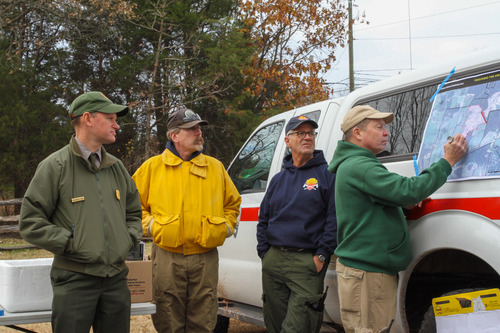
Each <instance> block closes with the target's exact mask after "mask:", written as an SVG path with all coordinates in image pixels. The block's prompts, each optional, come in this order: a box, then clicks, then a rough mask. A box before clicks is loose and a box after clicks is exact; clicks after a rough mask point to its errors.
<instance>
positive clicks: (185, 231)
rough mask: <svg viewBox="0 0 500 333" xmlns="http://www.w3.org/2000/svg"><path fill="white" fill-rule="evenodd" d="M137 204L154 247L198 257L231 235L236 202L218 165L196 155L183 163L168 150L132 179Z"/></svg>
mask: <svg viewBox="0 0 500 333" xmlns="http://www.w3.org/2000/svg"><path fill="white" fill-rule="evenodd" d="M132 178H133V179H134V181H135V183H136V185H137V189H138V190H139V196H140V198H141V204H142V229H143V233H144V235H147V236H152V237H153V241H154V242H155V244H156V245H158V246H159V247H161V248H163V249H165V250H167V251H170V252H174V253H183V254H185V255H189V254H197V253H204V252H207V251H210V250H211V249H213V248H214V247H217V246H219V245H222V244H223V243H224V240H225V239H226V237H229V236H230V235H232V234H233V232H234V229H235V227H236V223H237V217H238V214H239V206H240V203H241V197H240V195H239V193H238V190H237V189H236V187H235V186H234V184H233V182H232V181H231V178H229V175H228V174H227V172H226V170H225V169H224V166H223V165H222V163H221V162H219V161H218V160H216V159H215V158H213V157H210V156H207V155H203V154H199V155H198V156H196V157H194V158H193V159H191V160H190V161H183V160H182V159H181V158H179V157H178V156H176V155H175V154H173V153H172V152H171V151H170V150H169V149H165V151H164V152H163V153H162V154H161V155H158V156H155V157H152V158H150V159H148V160H147V161H146V162H144V164H143V165H142V166H141V167H140V168H139V169H138V170H137V171H136V172H135V174H134V175H133V176H132Z"/></svg>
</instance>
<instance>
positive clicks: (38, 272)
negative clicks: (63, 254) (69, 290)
mask: <svg viewBox="0 0 500 333" xmlns="http://www.w3.org/2000/svg"><path fill="white" fill-rule="evenodd" d="M52 261H53V259H52V258H42V259H24V260H0V305H1V306H2V307H3V308H4V309H5V310H6V311H9V312H27V311H46V310H50V309H52V286H51V284H50V269H51V267H52Z"/></svg>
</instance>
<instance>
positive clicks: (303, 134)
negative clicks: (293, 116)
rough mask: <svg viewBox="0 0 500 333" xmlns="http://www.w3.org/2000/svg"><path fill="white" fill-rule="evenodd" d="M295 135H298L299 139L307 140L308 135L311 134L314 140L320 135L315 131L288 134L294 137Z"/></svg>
mask: <svg viewBox="0 0 500 333" xmlns="http://www.w3.org/2000/svg"><path fill="white" fill-rule="evenodd" d="M293 134H295V135H297V138H299V139H303V138H305V137H306V135H307V134H309V136H310V137H311V138H313V139H314V138H315V137H316V135H318V133H317V132H315V131H311V132H303V131H300V132H290V133H288V135H293Z"/></svg>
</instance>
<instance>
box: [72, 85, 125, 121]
mask: <svg viewBox="0 0 500 333" xmlns="http://www.w3.org/2000/svg"><path fill="white" fill-rule="evenodd" d="M85 112H90V113H92V112H102V113H116V115H117V116H118V117H121V116H124V115H126V114H127V112H128V106H125V105H118V104H113V102H111V100H110V99H109V98H107V97H106V96H105V95H104V94H103V93H102V92H100V91H90V92H86V93H84V94H82V95H80V96H78V97H77V98H75V100H74V101H73V103H71V107H70V108H69V117H70V118H71V119H74V118H76V117H79V116H81V115H82V114H84V113H85Z"/></svg>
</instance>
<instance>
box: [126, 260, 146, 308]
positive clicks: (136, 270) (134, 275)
mask: <svg viewBox="0 0 500 333" xmlns="http://www.w3.org/2000/svg"><path fill="white" fill-rule="evenodd" d="M126 263H127V266H128V269H129V272H128V275H127V280H128V288H129V289H130V295H131V296H132V303H145V302H151V301H152V299H153V266H152V264H151V261H149V260H148V261H127V262H126Z"/></svg>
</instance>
